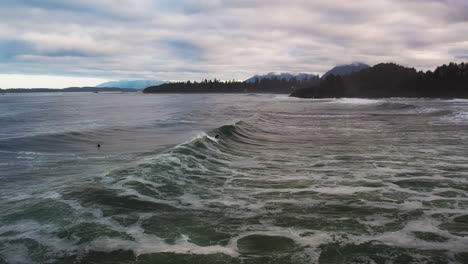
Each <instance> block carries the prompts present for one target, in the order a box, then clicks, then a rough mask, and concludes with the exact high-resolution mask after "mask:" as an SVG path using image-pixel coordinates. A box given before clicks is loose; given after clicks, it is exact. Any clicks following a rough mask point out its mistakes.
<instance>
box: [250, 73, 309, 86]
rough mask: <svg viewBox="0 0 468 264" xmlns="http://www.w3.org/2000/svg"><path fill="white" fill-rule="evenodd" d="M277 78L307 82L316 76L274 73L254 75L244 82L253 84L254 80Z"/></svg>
mask: <svg viewBox="0 0 468 264" xmlns="http://www.w3.org/2000/svg"><path fill="white" fill-rule="evenodd" d="M275 77H276V78H277V79H278V80H282V79H283V78H284V79H286V80H287V81H289V80H291V79H292V78H296V79H298V80H307V79H310V78H317V75H315V74H310V73H299V74H291V73H286V72H285V73H279V74H278V73H274V72H270V73H268V74H265V75H255V76H253V77H250V78H249V79H247V80H245V81H246V82H248V83H254V82H255V81H256V80H258V81H261V80H263V79H273V78H275Z"/></svg>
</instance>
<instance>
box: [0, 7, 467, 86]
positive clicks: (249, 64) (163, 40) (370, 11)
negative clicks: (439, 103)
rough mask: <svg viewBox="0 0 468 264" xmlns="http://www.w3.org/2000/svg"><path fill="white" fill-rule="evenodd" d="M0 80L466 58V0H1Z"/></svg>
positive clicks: (193, 75)
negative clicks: (7, 77) (3, 77)
mask: <svg viewBox="0 0 468 264" xmlns="http://www.w3.org/2000/svg"><path fill="white" fill-rule="evenodd" d="M0 17H1V19H0V73H3V74H43V75H44V74H46V75H73V76H86V77H101V78H107V79H132V78H138V79H140V78H144V79H163V80H188V79H192V80H200V79H202V78H215V77H216V78H218V79H245V78H247V77H249V76H251V75H254V74H260V73H265V72H271V71H277V72H286V71H287V72H311V73H320V74H322V73H323V72H325V71H326V70H328V69H329V68H331V67H333V66H334V65H336V64H341V63H348V62H353V61H362V62H365V63H368V64H374V63H378V62H388V61H393V62H397V63H400V64H403V65H408V66H414V67H416V68H418V69H423V70H425V69H432V68H434V67H435V66H436V65H440V64H443V63H447V62H449V61H457V62H460V61H463V60H465V61H466V60H468V1H466V0H359V1H348V0H314V1H310V0H289V1H284V0H269V1H263V0H262V1H260V0H179V1H173V0H160V1H152V0H118V1H116V0H80V1H78V0H75V1H73V0H4V1H1V2H0Z"/></svg>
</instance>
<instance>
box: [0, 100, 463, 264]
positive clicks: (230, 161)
mask: <svg viewBox="0 0 468 264" xmlns="http://www.w3.org/2000/svg"><path fill="white" fill-rule="evenodd" d="M187 96H194V95H187ZM195 99H196V98H195ZM209 99H211V100H212V101H211V105H213V101H217V102H220V104H221V102H224V103H225V104H224V105H223V106H222V107H221V108H217V109H215V110H213V109H212V108H211V109H209V110H206V111H207V113H206V115H205V117H206V116H207V115H208V114H209V113H210V114H214V115H215V116H211V118H212V119H213V123H215V122H219V121H220V120H228V119H230V120H237V121H235V122H224V124H226V125H222V126H218V127H217V128H214V129H206V130H205V131H206V132H199V133H198V135H197V136H194V137H193V139H191V140H188V141H185V142H184V143H180V144H173V145H172V146H171V147H166V148H165V149H164V150H162V151H153V152H151V151H147V149H145V150H144V152H143V153H139V154H138V155H134V156H131V157H132V159H131V160H127V161H126V162H123V160H122V159H117V158H112V157H111V158H109V157H107V158H103V159H104V160H105V161H100V162H98V163H96V161H95V160H93V159H92V158H91V160H93V161H92V163H85V164H88V165H89V164H94V166H97V165H96V164H100V163H101V162H103V163H105V162H107V163H111V165H112V166H110V165H109V166H106V167H105V168H106V170H107V171H106V173H97V171H90V170H87V171H85V172H86V173H87V174H93V173H94V174H93V175H92V176H87V177H81V178H75V179H73V180H68V181H65V180H61V181H59V182H60V185H52V183H50V185H47V186H48V187H49V188H48V189H46V190H41V191H35V192H27V191H22V192H18V191H16V192H15V193H11V194H8V195H4V196H2V202H1V204H0V205H1V207H0V208H1V209H0V263H2V261H3V262H6V263H116V262H118V263H186V262H195V263H387V262H393V263H466V262H467V261H468V248H467V246H466V245H468V240H467V237H468V233H467V230H468V221H467V220H468V213H467V212H468V211H467V209H468V196H467V191H468V181H467V171H468V166H467V164H468V158H467V155H466V154H467V152H466V151H467V148H468V146H467V140H466V139H467V138H468V122H466V120H464V119H463V111H464V109H467V108H466V107H467V106H468V104H467V102H464V101H441V100H425V99H411V100H410V99H389V100H365V99H359V100H355V99H351V100H346V99H325V100H323V99H321V100H299V99H294V98H292V99H290V98H285V97H267V96H260V97H258V98H257V97H253V96H247V95H245V96H241V95H229V96H226V95H212V96H211V97H210V98H209ZM203 100H207V99H206V98H204V99H203ZM244 100H247V101H248V100H251V101H249V102H248V103H246V102H243V101H244ZM226 102H227V103H226ZM234 104H236V106H233V105H234ZM246 108H248V109H246ZM192 111H193V109H190V110H189V111H188V112H186V114H184V115H182V116H183V117H184V118H185V119H184V120H185V121H184V122H183V123H187V124H200V121H199V120H198V119H190V117H189V114H188V113H189V112H192ZM216 114H218V115H221V116H223V118H224V119H223V118H221V117H220V116H216ZM455 117H456V118H455ZM165 120H166V119H165ZM180 120H182V117H181V119H179V121H174V123H176V124H177V125H174V126H173V127H172V128H171V131H173V133H174V134H176V133H177V130H176V129H175V128H174V127H179V126H181V122H180ZM152 123H154V122H152ZM163 123H164V122H160V124H163ZM169 123H170V122H169ZM138 127H142V128H141V129H143V130H145V131H146V130H147V129H149V128H148V126H145V125H141V124H138ZM150 127H157V129H162V127H167V122H166V123H164V125H157V126H155V125H154V124H153V125H151V126H150ZM169 127H171V126H169ZM213 127H215V126H213ZM132 129H134V130H137V131H140V130H138V129H137V128H135V127H134V126H133V124H132V126H129V127H127V128H125V129H122V128H119V129H111V128H100V129H98V130H93V131H94V133H95V134H98V135H100V134H101V133H109V132H108V131H123V132H121V133H124V134H125V135H127V133H129V132H128V131H132ZM103 131H104V132H103ZM105 131H107V132H105ZM153 131H156V130H153ZM115 133H117V132H115ZM139 133H140V134H141V135H145V137H144V138H147V136H146V134H144V133H143V132H141V131H140V132H139ZM139 133H137V135H140V134H139ZM85 134H86V133H85ZM70 135H71V136H70ZM93 135H94V134H93ZM45 137H49V136H48V135H46V136H45ZM70 137H72V139H71V140H70V141H68V142H69V144H71V145H73V143H72V142H74V141H76V142H77V143H76V144H78V145H80V144H83V143H82V140H91V139H89V138H86V137H85V136H84V134H83V132H80V133H76V134H70V133H69V132H66V133H63V134H60V136H57V137H56V138H57V140H67V139H69V138H70ZM73 137H77V138H78V139H79V140H78V139H77V138H73ZM51 138H53V137H52V136H51ZM176 138H179V137H176ZM36 139H37V137H36V136H31V137H24V138H23V140H24V142H26V141H27V142H34V144H33V143H30V144H32V145H34V148H35V147H36V145H35V144H36ZM16 140H18V139H16ZM135 140H137V139H135ZM5 142H6V141H3V144H5V145H7V144H6V143H5ZM37 142H39V141H37ZM11 144H13V143H11ZM135 144H140V143H135ZM9 146H10V148H9V149H8V150H5V151H3V152H1V153H3V154H2V155H4V156H5V157H6V156H7V155H13V156H15V155H23V156H28V155H29V156H31V157H36V158H37V156H39V155H42V156H47V155H48V156H54V155H56V153H53V152H43V151H42V150H40V151H39V152H31V153H30V152H24V151H23V153H19V151H18V150H17V149H16V148H15V146H14V145H9ZM68 154H69V155H71V157H68V158H67V156H66V155H64V154H63V153H62V154H60V155H58V156H59V157H60V158H57V157H56V158H54V159H55V160H58V161H60V162H62V163H65V164H67V165H69V164H71V163H67V160H68V159H71V160H75V161H76V158H77V157H81V158H83V157H88V156H86V155H88V154H86V155H85V154H83V153H82V152H80V151H76V152H71V153H68ZM111 156H112V155H111ZM54 157H55V156H54ZM101 158H102V157H101ZM83 160H84V161H83V162H88V159H84V158H83ZM58 161H56V162H58ZM113 161H114V162H113ZM112 162H113V163H112ZM47 164H49V165H50V163H47ZM53 164H56V163H53ZM57 166H58V165H57ZM57 168H61V167H59V166H58V167H57ZM80 168H82V167H80ZM75 169H76V168H75ZM60 170H62V173H65V172H66V171H64V169H60ZM52 179H53V181H50V182H55V181H56V180H57V179H58V178H52ZM46 183H47V184H49V183H48V182H47V181H46ZM46 183H44V184H46ZM50 186H53V188H51V187H50ZM18 190H22V189H18Z"/></svg>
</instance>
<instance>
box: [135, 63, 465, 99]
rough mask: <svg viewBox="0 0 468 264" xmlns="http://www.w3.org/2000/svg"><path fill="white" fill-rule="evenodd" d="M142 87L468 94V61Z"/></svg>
mask: <svg viewBox="0 0 468 264" xmlns="http://www.w3.org/2000/svg"><path fill="white" fill-rule="evenodd" d="M298 76H301V77H302V78H301V77H298ZM304 76H305V77H304ZM143 92H144V93H283V94H290V96H292V97H299V98H330V97H332V98H338V97H361V98H382V97H427V98H468V64H466V63H460V64H457V63H449V64H448V65H445V64H444V65H442V66H439V67H437V68H436V69H435V70H434V71H427V72H422V71H417V70H416V69H414V68H408V67H404V66H401V65H398V64H395V63H380V64H377V65H375V66H373V67H370V66H368V65H366V64H363V63H353V64H349V65H341V66H337V67H335V68H333V69H331V70H330V71H328V72H327V73H325V74H324V76H322V78H319V76H318V75H313V74H307V75H304V74H303V75H296V76H295V75H291V74H279V75H276V74H271V73H270V74H267V75H260V76H259V75H256V76H254V77H251V78H249V79H247V80H246V81H242V82H241V81H219V80H216V79H215V80H204V81H201V82H191V81H188V82H176V83H166V84H161V85H158V86H151V87H148V88H146V89H144V90H143Z"/></svg>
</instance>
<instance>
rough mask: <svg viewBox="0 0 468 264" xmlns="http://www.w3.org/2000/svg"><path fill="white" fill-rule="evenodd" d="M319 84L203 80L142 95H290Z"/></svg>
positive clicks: (149, 90)
mask: <svg viewBox="0 0 468 264" xmlns="http://www.w3.org/2000/svg"><path fill="white" fill-rule="evenodd" d="M318 82H319V79H318V78H310V79H307V80H298V79H296V78H291V79H290V80H286V79H285V78H283V79H278V78H275V77H274V78H272V79H262V80H260V81H258V80H257V81H255V82H252V83H247V82H239V81H225V82H224V81H219V80H216V79H214V80H204V81H201V82H190V81H188V82H176V83H165V84H161V85H158V86H151V87H148V88H146V89H145V90H143V92H144V93H286V94H290V93H291V92H293V91H294V90H296V89H298V88H305V87H310V86H311V85H315V84H317V83H318Z"/></svg>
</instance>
